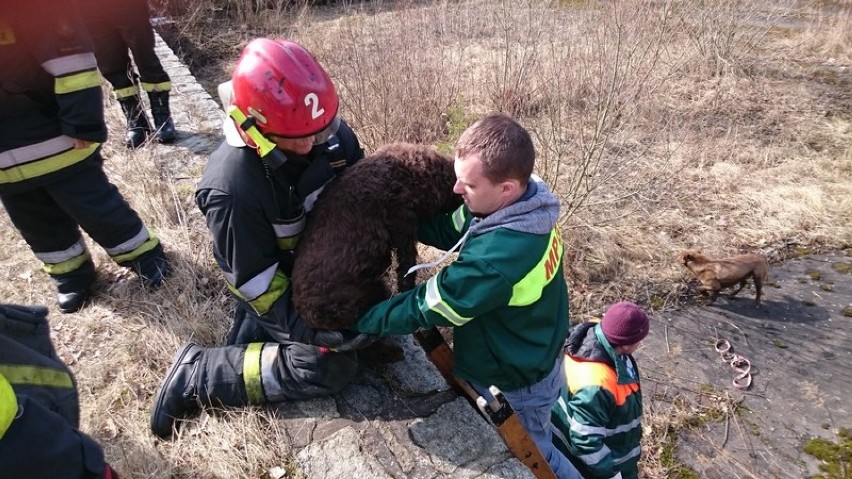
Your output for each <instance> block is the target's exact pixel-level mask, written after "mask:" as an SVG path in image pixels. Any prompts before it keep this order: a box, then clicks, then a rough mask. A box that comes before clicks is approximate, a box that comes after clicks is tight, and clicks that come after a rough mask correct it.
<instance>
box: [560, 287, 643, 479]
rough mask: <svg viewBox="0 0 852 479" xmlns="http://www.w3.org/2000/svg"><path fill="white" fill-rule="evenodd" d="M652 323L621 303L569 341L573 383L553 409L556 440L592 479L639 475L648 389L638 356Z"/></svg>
mask: <svg viewBox="0 0 852 479" xmlns="http://www.w3.org/2000/svg"><path fill="white" fill-rule="evenodd" d="M649 327H650V321H649V320H648V315H647V314H645V311H643V310H642V308H640V307H639V306H637V305H635V304H633V303H631V302H629V301H621V302H618V303H615V304H613V305H612V306H610V307H609V309H607V311H606V313H604V316H603V319H602V320H600V322H598V321H589V322H586V323H582V324H579V325H577V326H575V327H574V328H573V329H572V330H571V334H570V335H569V337H568V340H567V341H566V344H565V363H564V368H565V377H566V382H567V387H566V390H565V391H563V394H562V397H561V398H560V399H559V401H558V402H557V404H556V405H555V406H554V407H553V411H552V420H553V424H554V435H553V439H554V443H555V444H556V446H557V447H558V448H559V449H560V450H562V452H563V453H565V454H566V455H567V456H568V457H569V459H571V461H572V462H573V463H574V465H575V466H576V467H577V469H578V470H579V471H580V473H581V474H582V475H583V477H585V478H587V479H609V478H618V479H621V478H623V479H629V478H632V479H638V477H639V466H638V463H639V457H640V455H641V450H640V448H639V441H640V439H641V438H642V391H641V389H640V387H639V369H638V367H637V366H636V360H635V359H634V358H633V356H632V354H633V352H635V351H636V350H637V349H638V348H639V344H640V343H641V342H642V340H643V339H645V336H647V335H648V330H649Z"/></svg>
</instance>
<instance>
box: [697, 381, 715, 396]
mask: <svg viewBox="0 0 852 479" xmlns="http://www.w3.org/2000/svg"><path fill="white" fill-rule="evenodd" d="M698 390H699V391H700V392H701V393H702V394H711V393H715V392H716V389H715V388H714V387H713V386H712V385H710V384H707V383H702V384H700V385H699V386H698Z"/></svg>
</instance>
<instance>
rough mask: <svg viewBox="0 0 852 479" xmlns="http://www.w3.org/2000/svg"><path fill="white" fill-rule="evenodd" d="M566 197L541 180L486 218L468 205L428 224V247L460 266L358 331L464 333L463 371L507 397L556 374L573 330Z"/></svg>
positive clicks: (368, 318) (385, 306)
mask: <svg viewBox="0 0 852 479" xmlns="http://www.w3.org/2000/svg"><path fill="white" fill-rule="evenodd" d="M558 218H559V201H558V199H557V198H556V197H555V196H554V195H553V194H552V193H550V191H548V189H547V186H546V185H545V184H544V183H543V182H542V181H541V180H539V179H537V178H535V177H533V178H532V179H531V181H530V182H529V185H528V187H527V190H526V192H525V194H524V195H523V196H522V197H521V198H520V199H519V200H518V201H517V202H515V203H513V204H511V205H509V206H507V207H506V208H504V209H502V210H499V211H497V212H495V213H492V214H491V215H489V216H487V217H485V218H473V217H471V215H470V211H469V210H468V209H467V207H466V206H462V207H460V208H459V209H458V210H456V211H455V212H454V213H452V214H447V215H440V216H438V217H437V218H435V219H433V220H432V221H431V222H429V223H426V224H423V225H421V228H420V241H422V242H423V243H425V244H429V245H432V246H435V247H438V248H441V249H444V250H451V249H452V248H453V246H452V245H453V244H456V243H457V242H459V241H460V240H461V242H462V243H463V244H462V245H461V250H460V252H459V255H458V258H457V259H456V261H455V262H453V263H452V264H450V265H449V266H447V267H445V268H443V269H442V270H441V271H440V272H438V273H437V274H436V275H435V276H433V277H431V278H430V279H429V280H428V281H427V282H426V283H423V284H420V285H418V286H417V287H415V288H414V289H411V290H408V291H405V292H402V293H400V294H397V295H396V296H394V297H392V298H390V299H388V300H387V301H384V302H382V303H379V304H378V305H376V306H374V307H373V308H371V309H370V310H369V311H368V312H367V313H366V314H365V315H364V316H363V317H361V318H360V319H359V320H358V322H357V324H356V328H357V329H358V330H359V331H361V332H365V333H373V334H379V335H392V334H406V333H411V332H414V331H416V330H417V328H420V327H422V328H429V327H432V326H452V327H454V335H453V343H454V347H453V349H454V351H455V364H454V373H455V375H456V376H458V377H461V378H463V379H467V380H469V381H472V382H474V383H476V384H480V385H484V386H489V385H495V386H497V387H499V388H500V389H502V390H504V391H512V390H516V389H519V388H522V387H526V386H530V385H532V384H535V383H536V382H538V381H540V380H542V379H543V378H544V377H545V376H547V374H548V373H549V372H550V371H551V370H552V369H553V365H554V362H555V361H556V358H557V355H558V354H560V352H561V350H562V345H563V344H564V341H565V336H566V334H567V331H568V322H569V321H568V289H567V286H566V284H565V278H564V275H563V272H562V251H563V246H562V238H561V237H560V235H559V230H558V227H557V224H556V223H557V220H558Z"/></svg>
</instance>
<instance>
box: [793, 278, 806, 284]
mask: <svg viewBox="0 0 852 479" xmlns="http://www.w3.org/2000/svg"><path fill="white" fill-rule="evenodd" d="M796 281H798V282H800V283H807V282H808V278H796Z"/></svg>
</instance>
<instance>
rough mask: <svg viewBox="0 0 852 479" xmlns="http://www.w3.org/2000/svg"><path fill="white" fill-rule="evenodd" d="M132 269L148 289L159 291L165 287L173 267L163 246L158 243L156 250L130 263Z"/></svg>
mask: <svg viewBox="0 0 852 479" xmlns="http://www.w3.org/2000/svg"><path fill="white" fill-rule="evenodd" d="M130 265H131V267H132V268H133V270H134V271H136V274H138V275H139V278H140V279H142V284H144V285H145V287H146V288H150V289H157V288H159V287H160V286H162V285H163V280H164V279H166V278H167V277H169V276H170V275H171V274H172V267H171V265H170V264H169V262H168V260H167V259H166V254H165V253H164V252H163V245H162V244H160V243H157V246H156V247H154V249H152V250H150V251H147V252H145V253H143V254H142V256H140V257H138V258H136V259H135V260H133V261H131V262H130Z"/></svg>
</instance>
